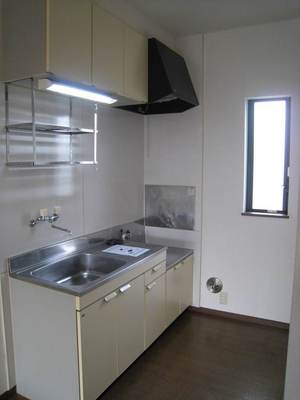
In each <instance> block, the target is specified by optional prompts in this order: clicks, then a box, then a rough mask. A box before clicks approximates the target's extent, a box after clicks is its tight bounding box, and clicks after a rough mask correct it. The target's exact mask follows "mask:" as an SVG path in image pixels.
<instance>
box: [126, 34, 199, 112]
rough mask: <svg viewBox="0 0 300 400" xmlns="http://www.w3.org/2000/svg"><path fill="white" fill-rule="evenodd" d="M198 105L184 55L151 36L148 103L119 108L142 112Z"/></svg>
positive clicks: (182, 109)
mask: <svg viewBox="0 0 300 400" xmlns="http://www.w3.org/2000/svg"><path fill="white" fill-rule="evenodd" d="M198 105H199V102H198V99H197V95H196V93H195V90H194V87H193V84H192V81H191V78H190V74H189V71H188V69H187V66H186V63H185V61H184V58H183V57H182V56H180V55H179V54H177V53H175V51H173V50H171V49H170V48H169V47H167V46H165V45H164V44H163V43H161V42H159V41H158V40H157V39H154V38H152V39H149V40H148V103H147V104H135V105H129V106H122V107H120V108H122V109H123V110H127V111H132V112H136V113H139V114H168V113H180V112H183V111H186V110H188V109H189V108H192V107H195V106H198Z"/></svg>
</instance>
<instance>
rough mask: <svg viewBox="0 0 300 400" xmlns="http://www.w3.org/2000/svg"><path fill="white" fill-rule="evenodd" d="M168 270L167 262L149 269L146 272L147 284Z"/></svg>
mask: <svg viewBox="0 0 300 400" xmlns="http://www.w3.org/2000/svg"><path fill="white" fill-rule="evenodd" d="M165 272H166V263H165V262H162V263H160V264H157V265H155V266H154V267H152V268H151V269H150V270H149V271H147V272H146V273H145V284H146V285H147V284H148V283H150V282H152V281H153V280H154V279H156V278H158V277H159V276H161V275H162V274H164V273H165Z"/></svg>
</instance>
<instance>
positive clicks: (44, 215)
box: [29, 208, 72, 235]
mask: <svg viewBox="0 0 300 400" xmlns="http://www.w3.org/2000/svg"><path fill="white" fill-rule="evenodd" d="M56 209H57V208H56ZM56 209H54V212H53V214H52V215H49V214H48V210H47V209H42V210H40V215H39V216H38V217H37V218H34V219H32V220H30V222H29V226H30V227H32V228H33V227H34V226H36V225H37V224H38V223H40V222H49V224H50V225H51V228H53V229H57V230H59V231H63V232H67V233H69V234H70V235H72V231H71V230H70V229H67V228H62V227H60V226H57V225H54V222H56V221H57V220H58V219H59V214H58V212H57V211H56Z"/></svg>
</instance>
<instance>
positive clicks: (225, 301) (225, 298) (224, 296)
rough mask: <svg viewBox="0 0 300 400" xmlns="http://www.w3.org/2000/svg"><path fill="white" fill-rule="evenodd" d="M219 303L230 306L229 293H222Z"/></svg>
mask: <svg viewBox="0 0 300 400" xmlns="http://www.w3.org/2000/svg"><path fill="white" fill-rule="evenodd" d="M219 302H220V304H224V305H226V304H228V293H227V292H221V293H220V297H219Z"/></svg>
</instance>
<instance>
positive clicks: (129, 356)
mask: <svg viewBox="0 0 300 400" xmlns="http://www.w3.org/2000/svg"><path fill="white" fill-rule="evenodd" d="M151 279H152V280H151ZM192 280H193V257H192V256H191V257H188V258H186V259H185V260H184V261H182V262H180V263H178V264H176V265H175V266H174V267H173V268H171V269H170V270H168V271H167V272H165V263H164V262H163V263H160V264H157V265H155V266H154V267H152V269H151V270H149V271H147V272H146V273H145V274H143V275H140V276H139V277H137V278H136V279H134V280H132V281H130V282H128V283H126V284H124V285H122V286H121V287H119V288H117V289H115V290H114V291H112V292H111V293H109V294H108V295H107V296H106V297H104V298H102V299H100V300H98V301H96V302H95V303H93V304H91V305H90V306H88V307H86V308H85V309H83V310H82V311H80V312H78V313H77V330H78V350H79V352H78V354H79V375H80V396H81V397H80V399H81V400H96V399H97V398H98V396H99V395H100V394H101V393H103V392H104V390H105V389H107V387H108V386H109V385H110V384H111V383H112V382H113V381H114V380H115V379H116V378H117V377H118V376H119V375H120V374H121V373H122V372H124V371H125V370H126V368H128V367H129V365H130V364H131V363H133V362H134V361H135V360H136V359H137V358H138V357H139V356H140V355H141V354H142V353H143V351H144V350H145V349H146V348H147V347H149V346H150V345H151V344H152V343H153V342H154V341H155V340H156V339H157V338H158V337H159V336H160V335H161V334H162V332H163V331H164V330H165V328H166V327H167V326H169V325H170V324H171V323H172V322H173V321H174V320H175V319H176V318H177V317H178V316H179V315H180V314H181V313H182V312H183V311H184V310H185V309H186V308H187V307H188V306H190V305H191V303H192V283H193V281H192Z"/></svg>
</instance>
